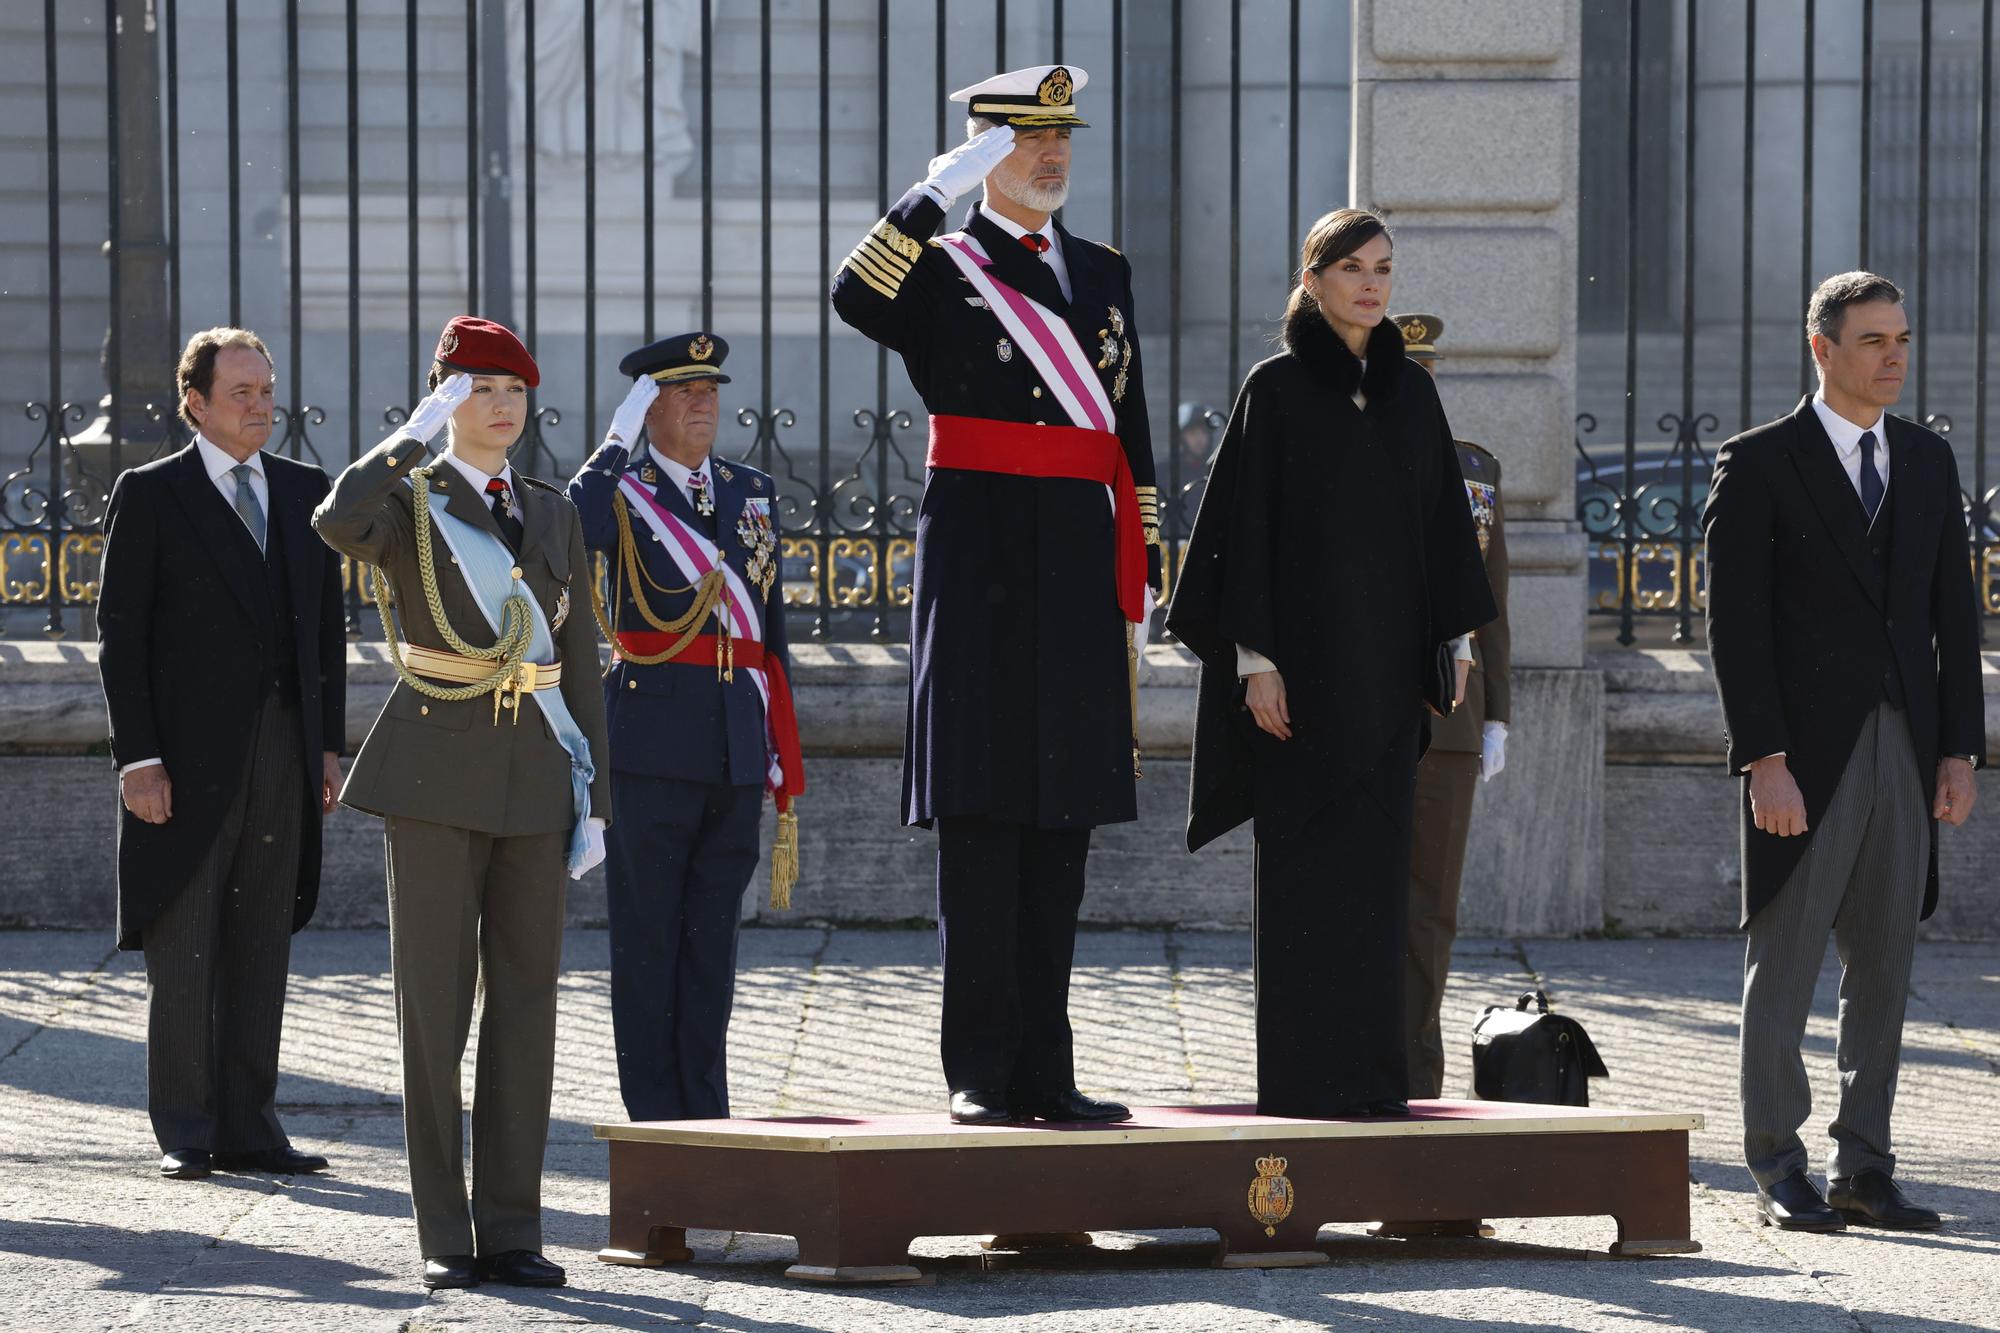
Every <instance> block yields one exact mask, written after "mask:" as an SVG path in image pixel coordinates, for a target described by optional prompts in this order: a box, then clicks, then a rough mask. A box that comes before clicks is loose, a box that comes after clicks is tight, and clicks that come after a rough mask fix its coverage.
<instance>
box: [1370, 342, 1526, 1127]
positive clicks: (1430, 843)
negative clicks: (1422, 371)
mask: <svg viewBox="0 0 2000 1333" xmlns="http://www.w3.org/2000/svg"><path fill="white" fill-rule="evenodd" d="M1394 318H1395V320H1396V323H1397V325H1398V326H1399V327H1400V328H1402V330H1403V341H1404V345H1405V348H1406V350H1407V351H1408V353H1409V355H1410V356H1411V357H1412V358H1413V359H1415V360H1419V361H1422V362H1424V363H1425V364H1426V365H1428V364H1429V363H1430V362H1431V361H1433V360H1435V359H1436V357H1437V335H1438V334H1439V333H1441V332H1442V331H1443V329H1444V321H1443V320H1441V319H1439V318H1437V317H1436V316H1435V315H1397V316H1395V317H1394ZM1455 443H1456V444H1457V446H1458V463H1459V471H1460V472H1462V473H1463V474H1464V476H1465V494H1466V499H1467V501H1468V503H1470V504H1471V506H1472V517H1473V520H1474V522H1475V523H1476V524H1477V526H1478V529H1479V546H1480V550H1481V552H1482V553H1483V554H1484V555H1485V557H1486V576H1487V579H1488V580H1489V581H1490V582H1491V583H1492V585H1493V601H1494V604H1495V605H1496V606H1498V607H1499V608H1500V615H1499V618H1498V619H1496V620H1494V621H1493V622H1492V623H1491V624H1488V625H1485V626H1483V627H1481V628H1480V629H1479V630H1477V631H1475V632H1474V634H1473V636H1472V672H1471V675H1470V676H1469V677H1468V678H1467V680H1466V686H1465V701H1464V702H1463V703H1461V704H1460V705H1459V706H1458V707H1457V708H1456V709H1454V710H1453V711H1452V714H1451V716H1450V717H1446V718H1433V719H1431V747H1430V750H1429V751H1428V752H1426V754H1425V755H1424V758H1423V762H1422V763H1420V764H1419V765H1418V766H1417V799H1416V814H1415V838H1414V840H1413V847H1412V853H1413V854H1412V856H1411V860H1410V937H1409V948H1408V953H1407V957H1406V960H1405V964H1404V978H1405V979H1404V988H1405V990H1404V994H1405V1002H1404V1019H1405V1022H1406V1023H1407V1024H1408V1031H1409V1045H1410V1051H1409V1062H1410V1097H1411V1099H1412V1100H1416V1099H1418V1098H1431V1097H1437V1096H1440V1095H1441V1094H1442V1092H1443V1089H1444V1038H1443V1032H1442V1029H1441V1025H1440V1022H1439V1016H1438V1011H1439V1007H1440V1006H1441V1005H1442V1004H1443V1001H1444V984H1445V978H1446V976H1447V975H1448V974H1449V973H1450V971H1451V946H1452V941H1453V940H1455V939H1456V938H1457V936H1458V889H1459V879H1460V876H1461V875H1462V874H1463V873H1464V870H1465V856H1466V844H1467V841H1468V838H1469V835H1470V833H1471V830H1472V798H1473V793H1474V791H1475V789H1476V788H1477V786H1478V783H1479V775H1480V756H1481V753H1482V751H1483V750H1484V748H1485V731H1486V724H1487V723H1489V722H1499V723H1502V724H1505V723H1506V722H1507V721H1508V719H1509V718H1510V716H1511V712H1510V708H1511V705H1512V702H1513V686H1512V677H1511V674H1510V672H1509V663H1508V657H1509V652H1510V648H1511V645H1510V643H1509V635H1508V631H1507V528H1506V524H1505V522H1504V521H1503V519H1502V517H1501V512H1500V460H1499V459H1497V458H1495V457H1494V456H1493V455H1492V454H1491V453H1488V452H1487V451H1486V450H1485V449H1482V448H1480V447H1479V446H1478V445H1476V444H1473V443H1471V442H1470V441H1467V440H1457V441H1455Z"/></svg>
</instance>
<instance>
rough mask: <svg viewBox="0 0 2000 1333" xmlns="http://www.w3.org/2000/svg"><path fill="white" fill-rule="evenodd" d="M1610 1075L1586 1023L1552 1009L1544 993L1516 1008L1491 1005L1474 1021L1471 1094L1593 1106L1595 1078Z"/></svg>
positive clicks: (1526, 997)
mask: <svg viewBox="0 0 2000 1333" xmlns="http://www.w3.org/2000/svg"><path fill="white" fill-rule="evenodd" d="M1530 1004H1533V1005H1534V1006H1535V1008H1534V1010H1533V1011H1532V1012H1531V1011H1530V1010H1529V1008H1528V1006H1529V1005H1530ZM1608 1077H1610V1071H1609V1070H1607V1069H1606V1068H1605V1067H1604V1061H1603V1059H1602V1058H1601V1057H1600V1056H1599V1055H1598V1054H1597V1047H1596V1046H1595V1045H1594V1044H1592V1042H1591V1040H1590V1034H1589V1033H1587V1032H1585V1031H1584V1030H1583V1024H1581V1023H1579V1022H1577V1021H1576V1020H1575V1019H1574V1018H1570V1017H1568V1016H1567V1015H1564V1014H1553V1013H1550V1012H1549V997H1548V996H1546V995H1544V994H1543V993H1542V992H1541V991H1538V990H1532V991H1528V992H1526V993H1525V994H1523V995H1522V996H1521V998H1520V999H1518V1000H1516V1001H1515V1002H1514V1005H1513V1007H1512V1008H1508V1007H1507V1006H1505V1005H1499V1004H1490V1005H1488V1006H1486V1012H1485V1013H1483V1014H1481V1015H1480V1016H1479V1021H1478V1022H1476V1023H1474V1024H1473V1025H1472V1095H1473V1096H1475V1097H1477V1098H1478V1099H1479V1100H1481V1101H1486V1102H1546V1103H1549V1104H1551V1105H1555V1106H1588V1105H1590V1080H1591V1079H1593V1078H1608Z"/></svg>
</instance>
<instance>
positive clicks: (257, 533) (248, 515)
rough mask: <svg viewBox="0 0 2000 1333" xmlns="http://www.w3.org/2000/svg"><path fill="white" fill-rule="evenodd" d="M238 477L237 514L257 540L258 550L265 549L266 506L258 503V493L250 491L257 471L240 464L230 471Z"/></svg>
mask: <svg viewBox="0 0 2000 1333" xmlns="http://www.w3.org/2000/svg"><path fill="white" fill-rule="evenodd" d="M229 470H230V472H232V473H233V474H235V477H236V513H237V516H238V517H240V518H241V519H242V520H243V525H244V526H245V527H247V528H249V529H250V535H251V536H252V537H255V538H256V539H257V549H258V550H260V551H261V550H263V549H264V506H262V505H260V504H258V503H257V492H255V491H253V490H251V489H250V478H251V476H252V474H254V473H255V472H256V470H257V469H255V468H253V467H251V466H250V465H249V464H248V463H238V464H237V465H236V466H235V467H233V468H231V469H229Z"/></svg>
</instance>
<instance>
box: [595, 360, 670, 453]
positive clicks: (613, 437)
mask: <svg viewBox="0 0 2000 1333" xmlns="http://www.w3.org/2000/svg"><path fill="white" fill-rule="evenodd" d="M659 396H660V382H659V381H658V380H656V379H654V378H653V377H652V376H651V375H641V376H639V377H638V378H637V379H635V380H633V381H632V392H630V393H628V394H626V395H625V401H624V402H622V403H620V404H618V410H617V411H616V412H613V413H612V414H611V429H610V430H608V431H606V432H604V442H605V443H606V444H622V445H624V446H625V447H626V448H627V449H630V448H631V447H632V446H633V445H634V444H635V443H637V442H638V439H639V432H640V430H641V429H642V428H644V426H645V424H646V409H647V408H648V407H651V406H652V405H653V400H654V399H655V398H658V397H659Z"/></svg>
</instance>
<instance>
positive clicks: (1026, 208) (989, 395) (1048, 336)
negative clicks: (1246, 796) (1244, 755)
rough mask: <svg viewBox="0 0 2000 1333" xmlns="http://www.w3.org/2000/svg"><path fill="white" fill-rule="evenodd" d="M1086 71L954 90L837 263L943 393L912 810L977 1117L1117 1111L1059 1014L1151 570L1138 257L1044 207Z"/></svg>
mask: <svg viewBox="0 0 2000 1333" xmlns="http://www.w3.org/2000/svg"><path fill="white" fill-rule="evenodd" d="M1087 81H1088V76H1087V75H1086V74H1085V73H1084V71H1082V70H1080V69H1076V68H1074V67H1066V66H1062V65H1040V66H1036V67H1034V68H1031V69H1023V70H1015V71H1013V72H1012V73H1008V74H1002V75H998V76H997V77H994V78H991V79H988V80H986V81H985V82H983V83H979V84H975V85H973V86H972V87H970V88H962V89H960V90H959V91H958V92H955V93H953V94H952V95H951V100H952V101H954V102H961V103H969V104H970V106H969V111H970V119H969V120H968V121H967V123H966V130H967V139H966V141H965V142H964V143H962V144H959V145H958V146H957V147H955V148H953V149H952V150H951V151H950V152H947V153H944V154H942V155H940V156H938V157H936V158H933V159H932V160H931V163H930V168H929V172H928V174H927V175H926V176H925V178H924V179H923V181H921V182H920V183H919V184H917V185H916V186H914V187H912V188H911V189H910V191H909V192H908V193H907V194H905V195H904V196H903V197H902V198H901V199H899V200H898V201H897V202H896V204H895V206H894V207H893V208H891V209H890V210H889V213H888V215H887V216H886V217H884V218H883V219H882V220H881V221H879V222H877V223H876V224H875V225H874V226H873V227H872V228H870V229H869V231H868V234H867V235H865V236H863V237H862V238H861V243H860V244H859V245H857V246H856V247H855V249H854V252H853V253H852V254H850V255H849V256H848V257H847V260H846V262H845V263H844V264H843V265H842V267H841V271H840V273H839V275H838V277H836V278H835V280H834V284H833V305H834V309H835V310H836V311H837V312H839V314H840V317H841V318H842V319H843V320H845V321H846V322H847V323H849V324H851V325H853V326H854V327H855V328H857V329H859V330H860V331H861V332H863V333H865V334H867V335H868V336H869V337H870V338H872V339H874V340H875V341H876V342H878V343H881V344H882V345H883V346H885V347H888V348H890V349H892V350H894V351H896V352H899V353H901V355H902V357H903V364H904V365H905V366H906V367H907V368H908V371H909V375H910V381H911V383H912V384H913V385H914V386H915V387H916V390H917V392H918V393H919V394H920V395H921V396H922V397H923V400H924V406H925V409H926V410H927V411H928V412H929V414H930V450H929V456H928V459H927V460H926V461H927V463H928V471H927V473H926V477H925V483H924V494H923V501H922V505H921V508H920V511H919V517H918V523H917V550H916V573H915V589H914V603H913V608H912V613H911V618H910V626H911V628H910V638H911V653H910V672H911V682H910V712H909V728H908V735H907V738H906V744H905V751H904V763H903V817H904V820H905V822H906V823H910V824H919V825H924V826H926V827H929V826H931V825H933V824H935V826H936V828H937V830H938V934H939V939H940V943H941V948H942V952H943V955H944V1019H943V1030H942V1033H941V1041H940V1046H941V1051H942V1055H943V1063H944V1072H945V1078H946V1081H947V1083H948V1084H949V1086H950V1089H951V1114H952V1118H953V1119H955V1120H958V1121H960V1122H961V1123H994V1122H1004V1121H1012V1120H1029V1119H1036V1118H1040V1119H1045V1120H1058V1121H1077V1120H1097V1121H1103V1120H1122V1119H1125V1118H1126V1117H1127V1115H1128V1112H1127V1111H1126V1109H1125V1108H1124V1107H1123V1106H1120V1105H1118V1104H1116V1103H1113V1102H1104V1101H1098V1100H1095V1099H1092V1098H1089V1097H1085V1096H1083V1095H1082V1094H1081V1093H1079V1092H1078V1091H1077V1089H1076V1083H1075V1074H1074V1071H1073V1067H1072V1061H1071V1046H1070V1027H1069V1013H1068V1006H1069V972H1070V961H1071V956H1072V954H1073V952H1074V949H1075V942H1076V917H1077V910H1078V907H1079V906H1080V904H1081V902H1082V899H1083V889H1084V865H1085V860H1086V857H1087V856H1088V853H1089V849H1090V830H1091V829H1092V828H1095V827H1096V826H1097V825H1100V824H1114V823H1120V822H1123V821H1126V820H1131V819H1134V818H1136V817H1137V799H1136V793H1135V790H1134V787H1133V782H1134V779H1135V777H1136V776H1137V764H1138V755H1137V751H1136V749H1135V747H1134V744H1133V713H1134V707H1135V702H1136V692H1135V690H1134V688H1133V682H1134V680H1135V670H1136V668H1135V665H1134V664H1135V662H1136V653H1137V651H1138V649H1139V648H1142V647H1143V645H1144V632H1145V624H1146V618H1147V616H1148V615H1149V614H1150V612H1151V610H1152V604H1153V598H1154V595H1155V594H1156V593H1157V591H1158V589H1159V586H1160V555H1159V546H1158V537H1159V509H1158V495H1157V492H1156V490H1155V489H1154V484H1153V451H1152V433H1151V430H1150V427H1149V425H1148V423H1147V420H1146V393H1145V385H1144V382H1143V380H1142V378H1141V372H1140V355H1139V342H1138V331H1137V328H1136V322H1135V320H1134V318H1133V313H1132V269H1131V265H1130V264H1129V263H1127V262H1126V260H1125V257H1124V256H1123V255H1121V254H1119V252H1118V251H1116V250H1114V249H1112V248H1111V247H1110V246H1108V245H1102V244H1099V243H1097V242H1094V241H1087V240H1084V239H1083V238H1082V237H1079V236H1076V235H1074V234H1073V233H1071V232H1070V231H1069V230H1068V229H1067V228H1065V227H1064V226H1063V225H1062V224H1061V223H1060V222H1057V221H1055V220H1054V218H1053V217H1052V216H1051V215H1052V214H1053V213H1054V212H1055V211H1056V209H1058V208H1060V207H1061V206H1062V203H1063V201H1064V199H1065V197H1066V196H1067V194H1068V189H1069V164H1070V132H1071V131H1072V130H1073V129H1079V128H1082V127H1083V126H1084V124H1085V122H1084V121H1083V119H1082V118H1081V117H1080V116H1079V115H1078V114H1077V108H1076V100H1075V99H1076V94H1077V93H1079V92H1081V91H1082V90H1083V87H1084V85H1085V84H1086V82H1087ZM982 184H983V185H984V189H985V195H984V201H983V203H975V204H973V205H972V207H971V208H969V209H968V210H967V211H966V212H965V214H964V219H963V223H962V225H961V227H960V229H959V230H957V231H952V232H948V233H945V232H943V228H944V225H945V217H946V213H947V211H948V210H949V209H950V208H951V207H952V205H953V203H954V202H955V201H956V200H957V199H958V198H960V197H961V196H964V195H967V194H970V193H971V192H972V191H973V190H974V189H975V188H977V187H979V186H981V185H982ZM1107 493H1108V497H1109V498H1108V499H1107Z"/></svg>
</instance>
